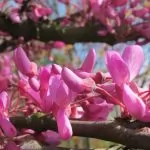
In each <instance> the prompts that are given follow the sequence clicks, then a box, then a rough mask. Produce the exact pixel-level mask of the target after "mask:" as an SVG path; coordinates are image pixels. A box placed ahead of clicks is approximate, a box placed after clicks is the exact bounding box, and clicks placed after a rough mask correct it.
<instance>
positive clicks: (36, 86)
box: [29, 77, 40, 91]
mask: <svg viewBox="0 0 150 150" xmlns="http://www.w3.org/2000/svg"><path fill="white" fill-rule="evenodd" d="M29 84H30V86H31V88H32V89H33V90H35V91H38V90H39V88H40V83H39V81H38V80H37V79H36V78H35V77H32V78H29Z"/></svg>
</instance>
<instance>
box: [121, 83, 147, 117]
mask: <svg viewBox="0 0 150 150" xmlns="http://www.w3.org/2000/svg"><path fill="white" fill-rule="evenodd" d="M123 102H124V104H125V106H126V108H127V110H128V112H129V113H130V114H131V115H132V116H133V117H135V118H136V119H140V118H141V117H143V116H144V115H145V112H146V105H145V103H144V102H143V100H142V99H141V98H140V97H139V96H138V95H137V94H135V93H134V92H133V91H132V90H131V88H130V87H129V86H128V85H126V84H124V86H123Z"/></svg>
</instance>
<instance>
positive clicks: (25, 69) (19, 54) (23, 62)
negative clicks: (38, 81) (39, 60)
mask: <svg viewBox="0 0 150 150" xmlns="http://www.w3.org/2000/svg"><path fill="white" fill-rule="evenodd" d="M14 61H15V64H16V67H17V68H18V69H19V71H20V72H21V73H22V74H24V75H26V76H28V77H33V76H34V75H36V74H37V65H36V64H35V63H33V62H30V60H29V59H28V57H27V55H26V53H25V52H24V50H23V49H22V48H21V47H18V48H16V49H15V50H14Z"/></svg>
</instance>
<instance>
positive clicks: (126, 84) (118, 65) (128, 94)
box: [106, 45, 146, 120]
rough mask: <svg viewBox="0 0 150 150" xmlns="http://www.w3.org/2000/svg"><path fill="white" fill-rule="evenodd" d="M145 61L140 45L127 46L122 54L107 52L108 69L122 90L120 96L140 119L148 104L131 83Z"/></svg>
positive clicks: (129, 110) (129, 109)
mask: <svg viewBox="0 0 150 150" xmlns="http://www.w3.org/2000/svg"><path fill="white" fill-rule="evenodd" d="M143 61H144V54H143V50H142V48H141V47H140V46H138V45H133V46H128V47H126V48H125V50H124V52H123V54H122V56H121V55H120V54H119V53H117V52H115V51H109V52H107V54H106V65H107V68H108V71H109V73H110V75H111V77H112V79H113V81H114V82H115V83H116V84H117V85H118V86H119V87H120V89H121V91H122V97H120V98H121V99H122V100H123V102H124V104H125V106H126V108H127V110H128V112H129V113H130V114H131V115H132V116H133V117H135V118H137V119H139V120H141V119H142V117H143V116H144V115H145V113H146V105H145V103H144V102H143V100H142V99H141V98H140V97H139V96H138V95H137V94H136V93H134V92H133V90H132V89H131V88H130V83H131V81H132V80H133V79H134V78H135V77H136V75H137V74H138V73H139V71H140V68H141V66H142V64H143Z"/></svg>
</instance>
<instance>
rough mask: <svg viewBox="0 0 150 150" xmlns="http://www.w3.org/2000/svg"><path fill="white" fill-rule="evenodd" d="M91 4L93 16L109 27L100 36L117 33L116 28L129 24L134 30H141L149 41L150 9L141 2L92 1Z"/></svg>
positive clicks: (132, 0)
mask: <svg viewBox="0 0 150 150" xmlns="http://www.w3.org/2000/svg"><path fill="white" fill-rule="evenodd" d="M90 4H91V12H92V14H93V16H94V17H95V18H96V19H97V20H99V21H100V22H101V23H103V24H104V25H106V27H107V29H103V30H100V31H99V34H100V35H106V34H107V33H108V32H111V33H115V32H116V31H115V29H114V28H116V27H117V28H118V27H120V26H123V25H125V24H128V25H130V26H131V25H132V26H133V28H134V26H135V29H136V30H138V29H139V30H140V33H141V34H142V35H144V36H145V37H146V38H148V39H149V35H147V33H148V31H150V28H149V21H148V20H149V19H150V7H149V5H144V4H143V2H142V1H141V0H131V1H128V0H121V1H120V0H90ZM141 20H143V21H142V22H143V23H141ZM139 21H140V23H139ZM135 24H136V25H135Z"/></svg>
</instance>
